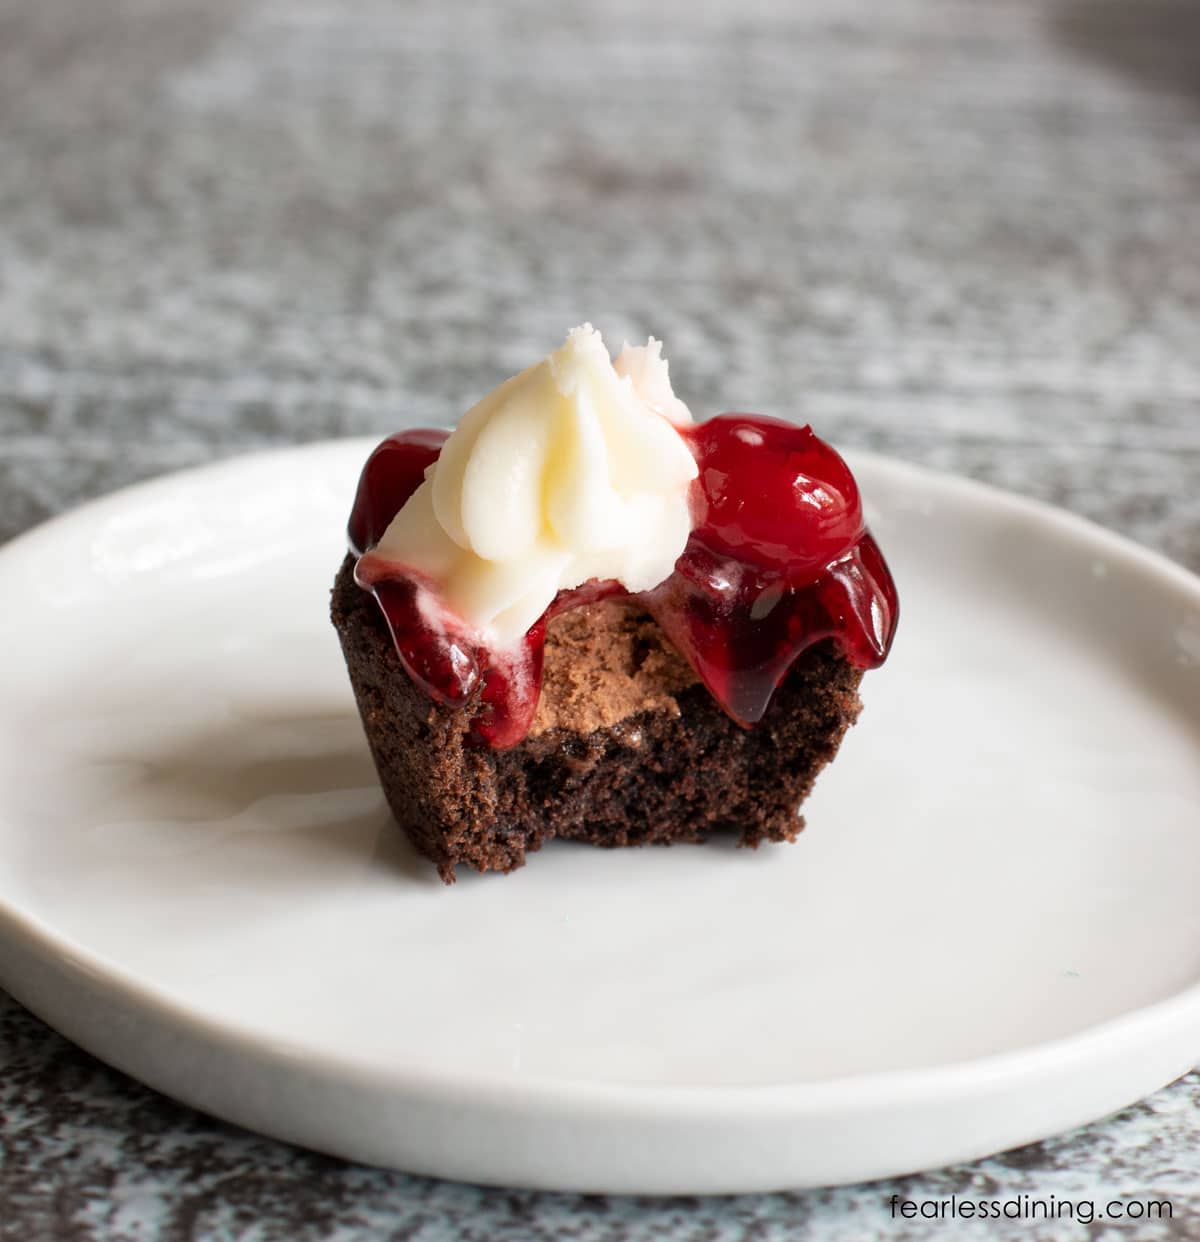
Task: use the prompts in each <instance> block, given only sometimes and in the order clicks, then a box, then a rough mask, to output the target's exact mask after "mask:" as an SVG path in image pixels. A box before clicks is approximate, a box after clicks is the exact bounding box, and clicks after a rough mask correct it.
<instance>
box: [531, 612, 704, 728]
mask: <svg viewBox="0 0 1200 1242" xmlns="http://www.w3.org/2000/svg"><path fill="white" fill-rule="evenodd" d="M695 684H696V675H695V673H693V672H692V669H691V666H690V665H689V664H688V662H687V661H686V660H685V659H684V658H683V656H681V655H680V654H679V652H678V651H676V650H675V648H674V647H672V646H670V644H669V643H668V642H667V641H666V639H665V638H664V636H663V633H662V631H661V630H660V629H659V628H658V626H657V625H656V624H655V623H654V621H653V620H652V619H651V618H650V617H648V616H647V615H646V614H645V613H644V612H642V611H641V610H640V609H638V608H636V607H632V606H631V605H629V604H627V603H624V602H611V601H610V602H605V603H600V604H591V605H589V606H588V607H585V608H576V609H573V610H572V611H570V612H565V613H563V614H561V615H560V616H558V617H555V618H554V620H553V621H551V622H550V625H549V626H548V627H547V630H546V663H545V668H544V671H543V678H542V696H541V698H540V699H539V700H538V710H537V715H536V716H535V717H534V721H533V727H532V729H531V730H530V736H531V737H538V736H540V735H542V734H544V733H550V732H552V731H553V730H555V729H565V730H569V731H572V732H575V733H593V732H595V731H596V730H597V729H611V728H612V727H613V725H616V724H619V723H620V722H621V721H622V720H628V719H629V718H630V717H631V716H636V715H638V714H639V713H641V712H666V713H667V714H668V715H671V716H678V715H679V701H678V698H677V697H676V696H677V695H678V694H679V693H680V691H682V690H686V689H687V688H688V686H694V685H695Z"/></svg>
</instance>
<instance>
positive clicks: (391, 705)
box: [332, 558, 862, 883]
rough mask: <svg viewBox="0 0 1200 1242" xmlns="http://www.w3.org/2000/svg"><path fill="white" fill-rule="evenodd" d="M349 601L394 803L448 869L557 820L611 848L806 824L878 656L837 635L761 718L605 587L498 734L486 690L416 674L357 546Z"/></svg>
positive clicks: (771, 835)
mask: <svg viewBox="0 0 1200 1242" xmlns="http://www.w3.org/2000/svg"><path fill="white" fill-rule="evenodd" d="M332 611H333V620H334V624H335V626H336V627H337V630H338V633H339V636H340V638H341V642H342V648H343V651H344V653H345V656H346V663H347V666H348V668H349V672H350V678H351V682H352V684H353V686H354V691H355V695H356V698H357V701H358V706H359V711H360V713H361V715H362V719H363V725H364V728H365V730H366V734H367V739H368V741H369V743H370V745H371V750H372V754H373V756H374V759H375V764H376V768H377V770H378V772H379V776H380V781H381V784H382V786H383V790H384V793H385V795H386V797H387V800H388V803H389V806H390V807H391V809H392V812H393V814H394V815H395V817H396V819H397V821H398V822H399V824H400V826H401V827H402V828H403V829H404V830H405V831H406V832H407V834H408V836H409V838H410V840H411V841H412V842H413V844H414V846H415V847H416V848H417V850H418V851H419V852H420V853H422V854H423V855H425V856H426V857H427V858H429V859H430V860H431V861H433V862H434V863H435V864H436V866H437V868H438V870H439V872H440V874H441V876H442V878H443V879H444V880H445V881H446V882H448V883H449V882H452V881H453V879H454V875H455V868H456V867H459V866H468V867H472V868H474V869H475V870H478V871H491V870H496V871H511V870H513V869H514V868H515V867H519V866H520V865H521V864H522V863H523V862H524V861H525V857H526V855H527V854H528V853H529V852H531V851H533V850H537V849H539V848H541V846H542V845H543V844H545V843H546V842H547V841H549V840H550V839H552V838H555V837H558V838H565V839H569V840H575V841H584V842H587V843H589V844H591V845H598V846H602V847H608V848H612V847H618V846H629V845H644V844H650V843H659V844H672V843H678V842H684V841H688V842H694V841H702V840H704V839H705V838H706V837H708V836H709V835H711V834H713V833H726V834H732V835H733V836H734V837H735V838H736V839H737V841H738V843H739V844H742V845H747V846H757V845H759V844H760V843H761V842H763V841H790V840H792V839H794V838H795V836H796V835H797V833H799V831H800V830H801V828H802V827H803V826H804V820H803V819H802V818H801V816H800V814H799V807H800V804H801V803H802V802H803V800H804V798H805V797H806V796H807V795H808V792H809V790H810V789H811V787H812V784H813V781H814V780H815V778H816V776H817V774H818V772H819V771H820V770H821V768H823V767H824V766H825V764H826V763H827V762H828V761H829V760H830V759H831V758H832V757H833V755H834V754H835V753H836V751H837V748H838V745H839V743H840V742H841V739H842V736H843V734H844V733H845V731H846V729H847V728H848V727H849V726H850V725H851V724H852V723H853V722H854V719H855V717H856V716H857V714H858V711H859V707H860V703H859V699H858V694H857V689H858V684H859V681H860V679H861V677H862V671H861V670H860V669H858V668H856V667H854V666H853V665H851V664H850V663H849V662H848V661H846V660H845V659H844V658H843V657H841V656H840V655H839V654H837V652H836V651H835V650H834V648H833V647H832V645H831V644H830V643H828V642H823V643H818V644H817V645H815V646H813V647H811V648H809V649H808V650H807V651H805V652H804V653H803V654H802V655H801V656H800V657H799V659H797V661H796V662H795V664H794V665H793V666H792V669H791V671H790V672H789V673H788V675H787V677H786V678H785V680H784V682H783V683H782V684H781V685H780V687H779V688H778V690H777V691H776V693H775V696H774V699H773V700H772V703H771V706H770V708H769V709H768V711H767V714H766V716H765V717H764V718H763V720H762V721H760V722H759V723H758V724H757V725H756V726H755V727H754V728H752V729H745V728H743V727H741V726H740V725H738V724H736V723H735V722H734V721H733V720H731V719H730V718H729V717H728V716H726V715H725V713H724V712H723V711H722V710H721V709H720V707H719V706H718V705H717V703H716V702H715V700H714V699H713V698H712V696H711V695H710V694H709V692H708V691H707V690H706V689H705V688H704V686H703V685H701V684H700V683H699V682H698V680H697V679H696V677H695V675H694V673H693V672H692V670H691V668H690V667H689V665H688V664H687V663H686V661H685V660H684V659H683V657H682V656H680V655H679V653H678V652H677V651H676V650H675V649H674V648H673V647H672V646H671V644H670V643H669V642H668V641H667V639H666V637H665V636H664V635H663V633H662V631H661V630H660V629H659V627H658V626H657V624H656V623H655V622H654V621H653V620H652V619H651V618H650V617H649V616H648V615H646V614H645V613H644V612H642V611H641V610H640V609H638V608H637V607H636V606H634V605H631V604H629V603H616V602H604V603H599V604H593V605H590V606H588V607H585V608H579V609H575V610H572V611H569V612H567V613H564V614H562V615H560V616H559V617H557V618H555V619H554V620H553V621H552V622H551V623H550V625H549V627H548V631H547V641H546V649H545V672H544V680H543V687H542V697H541V700H540V702H539V706H538V713H537V717H536V719H535V722H534V725H533V728H532V729H531V731H530V733H529V735H528V736H527V737H526V738H525V740H524V741H522V742H521V743H519V744H518V745H517V746H514V747H512V748H510V749H508V750H490V749H488V748H486V747H481V746H478V745H472V744H471V742H470V740H469V736H468V727H469V722H470V720H471V718H472V715H473V713H475V712H478V711H481V710H486V708H485V706H484V705H483V704H482V703H481V702H480V701H479V699H478V696H477V697H476V699H474V700H473V701H472V702H471V703H469V704H468V705H467V707H466V708H465V709H457V710H454V709H448V708H445V707H441V706H439V705H437V704H436V703H434V702H433V701H432V700H430V699H429V698H428V696H427V695H425V694H424V693H423V692H422V691H420V690H419V689H417V688H416V687H415V686H414V685H413V683H412V682H411V681H410V680H409V678H408V676H407V674H406V673H405V672H404V669H403V667H402V665H401V664H400V661H399V658H398V656H397V655H396V652H395V648H394V646H393V643H392V640H391V636H390V634H389V633H388V630H387V626H386V623H385V622H384V620H383V617H382V614H381V613H380V610H379V609H378V607H377V606H376V604H375V601H374V599H373V598H372V596H371V595H370V594H369V593H368V592H366V591H364V590H362V589H361V588H360V587H358V586H357V585H356V584H355V582H354V578H353V560H352V559H351V558H347V560H346V562H345V563H344V564H343V566H342V569H341V572H340V573H339V575H338V579H337V582H336V584H335V587H334V593H333V609H332Z"/></svg>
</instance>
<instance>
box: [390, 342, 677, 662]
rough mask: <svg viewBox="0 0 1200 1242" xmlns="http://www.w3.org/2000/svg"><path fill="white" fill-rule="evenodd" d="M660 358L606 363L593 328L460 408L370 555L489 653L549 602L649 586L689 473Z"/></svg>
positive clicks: (667, 553) (642, 355) (666, 567)
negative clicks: (404, 576) (587, 589)
mask: <svg viewBox="0 0 1200 1242" xmlns="http://www.w3.org/2000/svg"><path fill="white" fill-rule="evenodd" d="M661 350H662V346H661V345H660V344H659V342H657V341H655V340H654V338H653V337H651V339H650V342H649V344H647V345H644V346H638V347H631V346H629V345H626V346H625V348H624V349H623V350H622V352H621V354H620V356H619V357H618V358H617V360H616V362H615V363H613V362H611V361H610V360H609V356H608V350H607V349H606V348H605V346H604V342H603V341H602V340H601V337H600V333H599V332H597V331H596V330H595V329H594V328H593V327H592V326H591V324H584V325H583V326H582V327H579V328H575V329H574V330H573V331H572V332H571V333H569V335H568V336H567V340H566V343H565V344H564V345H563V346H562V347H561V348H560V349H557V350H555V352H554V353H552V354H551V355H550V356H549V357H548V358H545V359H543V360H542V361H541V362H539V363H537V365H535V366H532V367H530V368H528V369H527V370H525V371H522V372H521V373H520V374H519V375H515V376H513V377H512V379H509V380H506V381H505V382H504V383H503V384H501V385H500V387H499V388H497V389H496V390H495V391H494V392H492V393H490V394H489V395H488V396H486V397H484V399H483V400H482V401H480V402H479V404H478V405H476V406H474V407H473V408H472V409H470V410H469V411H468V412H467V413H466V414H465V415H464V416H463V418H462V420H461V421H460V422H459V424H458V427H457V428H456V429H455V431H454V432H453V433H452V434H451V436H450V438H449V439H448V440H447V441H446V443H445V445H444V446H443V448H442V452H441V455H440V457H439V458H438V460H437V461H436V462H435V463H434V464H433V465H432V466H430V468H429V469H428V470H427V471H426V474H425V482H424V483H422V484H421V486H420V487H419V488H417V490H416V491H415V492H414V493H413V495H412V496H411V497H410V499H409V500H408V502H407V503H406V504H405V506H404V507H403V508H402V509H401V510H400V512H399V513H398V514H397V515H396V517H395V518H394V519H393V520H392V523H391V525H389V526H388V528H387V530H386V531H385V532H384V534H383V537H382V538H381V539H380V541H379V543H378V544H377V545H376V547H375V549H374V550H373V551H372V552H371V553H370V554H369V555H370V556H371V557H372V558H375V557H379V558H382V559H384V560H386V561H390V562H394V563H400V564H402V565H404V566H405V567H406V568H408V569H411V570H415V571H416V572H418V573H420V574H422V575H424V576H425V577H426V578H428V579H430V580H431V582H432V584H433V586H434V587H435V589H436V590H437V593H438V595H439V596H440V597H441V599H442V601H443V602H444V603H445V604H446V605H447V606H448V607H450V608H452V609H453V610H454V611H455V612H457V613H458V614H459V615H460V616H461V617H463V618H464V619H465V620H466V621H468V622H470V623H471V624H472V625H474V626H475V627H476V628H477V629H478V630H479V631H480V632H481V633H482V634H483V635H484V636H485V638H486V639H487V640H488V641H489V642H491V643H492V644H494V645H495V646H498V647H504V646H508V645H510V644H512V643H513V642H515V641H516V640H518V639H519V638H520V637H521V636H522V635H523V634H524V633H525V632H526V630H528V629H529V627H530V626H531V625H532V624H533V623H534V622H535V621H536V620H537V619H538V617H539V616H541V614H542V613H543V612H544V611H545V609H546V607H547V606H548V605H549V604H550V602H551V601H552V600H553V599H554V597H555V595H556V594H557V593H558V591H559V590H562V589H569V588H571V587H576V586H579V585H581V584H582V583H584V582H587V581H588V580H589V579H592V578H615V579H616V580H617V581H619V582H621V583H622V584H623V585H624V586H625V588H626V589H627V590H629V591H646V590H649V589H650V588H651V587H654V586H657V585H658V584H659V583H660V582H661V581H662V580H663V579H664V578H666V577H667V576H668V575H669V574H670V572H671V570H672V569H673V568H674V565H675V561H676V560H677V559H678V557H679V554H680V553H681V552H682V551H683V549H684V545H685V544H686V543H687V538H688V534H689V533H690V530H691V514H690V512H689V509H688V499H687V493H688V485H689V483H690V482H691V481H692V479H694V478H695V477H696V463H695V460H694V459H693V457H692V455H691V452H690V451H689V450H688V447H687V445H686V444H685V442H684V441H683V439H682V437H680V435H679V434H678V433H677V431H676V429H675V425H674V424H687V423H690V422H691V421H692V418H691V414H690V413H689V412H688V409H687V406H685V405H684V404H683V402H682V401H680V400H679V399H678V398H677V397H676V396H675V394H674V392H672V390H671V383H670V379H669V376H668V371H667V363H666V361H665V360H664V359H663V357H662V353H661Z"/></svg>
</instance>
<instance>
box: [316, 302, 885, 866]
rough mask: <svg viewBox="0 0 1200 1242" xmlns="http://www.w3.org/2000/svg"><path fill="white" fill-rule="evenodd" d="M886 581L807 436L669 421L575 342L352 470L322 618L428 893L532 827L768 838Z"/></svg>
mask: <svg viewBox="0 0 1200 1242" xmlns="http://www.w3.org/2000/svg"><path fill="white" fill-rule="evenodd" d="M896 615H897V604H896V595H895V589H894V586H893V584H892V580H891V577H890V574H889V573H888V570H887V567H886V565H885V564H884V561H883V558H882V556H881V555H880V553H879V550H878V548H877V547H876V545H875V543H874V540H873V539H872V538H871V536H870V534H869V533H868V532H867V531H866V530H865V528H864V526H863V518H862V507H861V502H860V500H859V495H858V489H857V486H856V485H855V482H854V479H853V477H852V476H851V474H850V472H849V469H848V468H847V467H846V465H845V463H844V462H843V461H842V459H841V458H840V457H839V456H838V455H837V454H836V453H835V452H834V451H833V450H832V449H831V448H829V446H828V445H826V444H824V443H823V442H822V441H821V440H819V439H818V438H817V437H816V436H815V435H813V433H812V431H811V430H810V429H809V428H807V427H799V426H796V425H795V424H792V423H787V422H782V421H779V420H775V419H769V418H763V417H760V416H751V415H722V416H720V417H718V418H714V419H710V420H708V421H707V422H704V423H699V424H696V423H693V422H692V420H691V415H690V413H689V412H688V410H687V408H686V407H685V406H684V405H683V404H682V402H680V401H679V400H678V399H677V398H676V397H675V396H674V393H673V392H672V390H671V386H670V382H669V378H668V372H667V365H666V362H665V361H664V360H663V359H662V358H661V354H660V347H659V346H658V345H657V343H656V342H654V341H653V340H652V341H651V342H650V343H649V344H648V345H647V346H644V347H640V348H631V347H629V346H626V347H625V349H624V350H623V351H622V353H621V354H620V355H619V356H618V358H617V359H616V361H615V362H613V361H610V359H609V356H608V353H607V351H606V350H605V348H604V345H603V343H602V341H601V340H600V337H599V334H598V333H596V332H594V331H593V330H592V329H591V328H590V326H587V325H585V326H584V327H582V328H577V329H575V330H574V331H573V332H572V333H571V334H570V335H569V336H568V338H567V342H566V344H565V345H563V347H562V348H561V349H559V350H557V351H556V352H555V353H553V354H551V355H550V356H549V357H548V358H547V359H545V360H544V361H543V362H541V363H539V364H537V365H536V366H533V367H530V368H529V369H528V370H526V371H523V372H522V373H521V374H520V375H518V376H515V377H513V378H512V379H510V380H508V381H506V382H505V383H504V384H502V385H501V386H500V387H499V388H498V389H497V390H496V391H495V392H493V393H492V394H490V395H489V396H488V397H485V398H484V400H483V401H481V402H480V403H479V404H478V405H477V406H475V407H474V408H473V409H472V410H471V411H469V412H468V414H467V415H466V416H465V417H464V418H463V420H462V421H461V423H460V424H459V426H458V428H457V429H456V431H455V432H454V433H453V434H452V435H450V436H447V435H446V433H444V432H437V431H418V432H407V433H402V434H401V435H398V436H394V437H391V438H390V439H388V440H385V441H384V442H383V444H381V445H380V446H379V448H377V449H376V451H375V452H374V453H373V454H372V456H371V458H370V459H369V461H368V462H367V465H366V467H365V468H364V471H363V475H362V479H361V481H360V484H359V490H358V495H357V497H356V500H355V505H354V510H353V514H352V517H351V522H350V554H349V555H348V556H347V558H346V560H345V562H344V563H343V565H342V567H341V569H340V571H339V573H338V576H337V581H336V583H335V586H334V592H333V621H334V625H335V626H336V628H337V631H338V634H339V637H340V639H341V643H342V649H343V652H344V653H345V657H346V663H347V667H348V669H349V672H350V678H351V682H352V685H353V687H354V692H355V696H356V699H357V701H358V706H359V711H360V713H361V715H362V719H363V725H364V728H365V730H366V734H367V738H368V741H369V742H370V746H371V751H372V754H373V756H374V759H375V764H376V767H377V769H378V771H379V776H380V780H381V783H382V785H383V788H384V792H385V794H386V796H387V799H388V803H389V805H390V807H391V809H392V811H393V813H394V814H395V816H396V819H397V821H398V822H399V824H400V825H401V827H402V828H403V829H404V830H405V831H406V832H407V833H408V835H409V837H410V839H411V840H412V842H413V844H414V845H415V847H416V848H417V849H418V850H419V851H420V852H421V853H422V854H423V855H425V856H426V857H427V858H429V859H430V860H431V861H432V862H433V863H434V864H435V865H436V866H437V868H438V871H439V873H440V874H441V876H442V878H443V879H444V880H446V881H447V882H448V883H449V882H451V881H453V879H454V873H455V868H456V867H457V866H459V865H466V866H470V867H474V868H475V869H476V870H479V871H489V870H495V871H510V870H512V869H513V868H515V867H518V866H520V865H521V864H522V863H523V862H524V861H525V857H526V854H527V853H529V852H530V851H532V850H536V849H538V848H539V847H540V846H541V845H542V844H543V843H544V842H545V841H547V840H550V839H551V838H553V837H563V838H567V839H571V840H578V841H585V842H588V843H590V844H594V845H601V846H606V847H615V846H625V845H643V844H648V843H651V842H659V843H674V842H683V841H688V842H698V841H702V840H704V839H705V838H706V837H707V836H709V835H710V834H712V833H717V832H720V833H732V834H733V835H734V836H735V837H736V838H737V840H738V841H739V842H740V843H741V844H744V845H751V846H757V845H758V844H760V843H761V842H763V841H789V840H792V839H794V837H795V836H796V834H797V833H798V832H799V831H800V829H801V828H802V827H803V825H804V821H803V819H802V818H801V816H800V813H799V808H800V806H801V804H802V803H803V801H804V799H805V797H806V796H807V795H808V792H809V790H810V789H811V788H812V785H813V781H814V780H815V778H816V776H817V774H818V773H819V772H820V770H821V768H823V767H824V765H825V764H826V763H828V762H829V760H830V759H832V758H833V756H834V755H835V754H836V752H837V748H838V745H839V743H840V741H841V739H842V736H843V734H844V733H845V731H846V729H847V728H848V727H849V726H850V725H851V724H852V723H853V722H854V720H855V718H856V716H857V714H858V712H859V708H860V703H859V699H858V693H857V690H858V684H859V682H860V680H861V678H862V675H863V671H864V670H865V669H867V668H872V667H875V666H877V665H878V664H880V663H882V661H883V660H884V659H885V658H886V655H887V652H888V649H889V646H890V644H891V639H892V635H893V633H894V629H895V622H896Z"/></svg>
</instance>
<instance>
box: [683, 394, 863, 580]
mask: <svg viewBox="0 0 1200 1242" xmlns="http://www.w3.org/2000/svg"><path fill="white" fill-rule="evenodd" d="M683 434H684V436H685V438H686V439H687V440H688V442H689V446H690V447H691V450H692V453H693V455H694V456H695V458H696V464H697V466H698V467H699V469H700V474H699V477H698V478H697V480H696V483H695V485H694V489H693V502H692V504H693V517H694V519H695V533H696V534H697V537H698V538H699V539H700V540H702V541H703V543H704V544H705V545H706V546H707V547H709V548H711V549H712V550H713V551H714V552H717V553H724V554H725V555H727V556H733V557H737V558H738V559H739V560H745V561H749V562H751V563H752V564H755V565H760V566H764V567H766V566H772V567H778V568H780V569H786V570H787V571H788V573H789V574H790V575H793V576H794V575H796V574H798V573H800V574H804V573H809V574H811V573H812V571H814V570H819V569H821V568H822V567H823V566H825V565H827V564H828V563H829V562H830V561H831V560H832V559H833V558H834V557H836V556H839V555H841V553H842V552H844V551H845V550H846V548H847V547H849V545H850V544H851V543H852V542H853V541H854V540H855V539H857V538H858V536H859V535H860V534H861V533H862V527H863V517H862V502H861V501H860V500H859V496H858V484H857V483H855V481H854V476H853V475H852V474H851V473H850V468H849V467H848V466H847V465H846V463H845V462H844V461H843V460H842V459H841V458H840V457H839V456H838V455H837V453H835V452H834V451H833V449H832V448H830V447H829V445H828V444H826V443H825V442H824V441H823V440H819V439H818V438H817V437H816V436H815V435H813V431H812V428H811V427H807V426H805V427H797V426H796V425H795V424H794V423H785V422H783V421H782V420H781V419H777V418H764V417H760V416H759V415H755V414H721V415H719V416H718V417H717V418H712V419H709V421H708V422H706V423H700V424H699V426H697V427H695V428H688V429H687V430H686V431H684V433H683Z"/></svg>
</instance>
